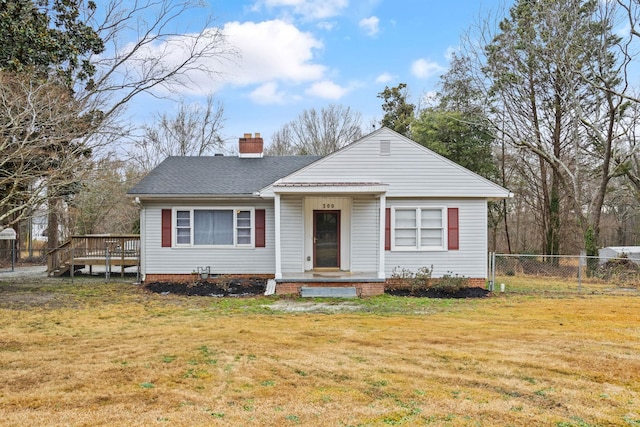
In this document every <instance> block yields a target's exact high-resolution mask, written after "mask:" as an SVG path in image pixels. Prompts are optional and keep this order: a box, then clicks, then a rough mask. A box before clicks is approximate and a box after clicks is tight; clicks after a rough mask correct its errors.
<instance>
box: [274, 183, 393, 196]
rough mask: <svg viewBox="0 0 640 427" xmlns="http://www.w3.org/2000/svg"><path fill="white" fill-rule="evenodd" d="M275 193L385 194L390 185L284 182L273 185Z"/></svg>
mask: <svg viewBox="0 0 640 427" xmlns="http://www.w3.org/2000/svg"><path fill="white" fill-rule="evenodd" d="M272 188H273V191H274V193H278V194H309V193H323V194H326V193H329V194H337V193H341V194H344V193H368V194H384V193H386V192H387V190H388V188H389V185H388V184H383V183H381V182H338V181H336V182H333V181H322V182H282V181H277V182H276V183H275V184H273V187H272Z"/></svg>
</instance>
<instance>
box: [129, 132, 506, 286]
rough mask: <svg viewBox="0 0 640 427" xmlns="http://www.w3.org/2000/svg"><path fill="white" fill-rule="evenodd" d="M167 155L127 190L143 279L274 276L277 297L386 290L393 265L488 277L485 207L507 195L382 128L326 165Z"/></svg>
mask: <svg viewBox="0 0 640 427" xmlns="http://www.w3.org/2000/svg"><path fill="white" fill-rule="evenodd" d="M239 143H240V147H239V153H240V154H239V156H237V157H235V156H234V157H225V156H212V157H169V158H167V159H166V160H165V161H164V162H163V163H161V164H160V165H159V166H158V167H157V168H155V169H154V170H152V171H151V172H150V173H149V174H148V175H147V176H146V177H145V178H144V179H143V180H142V181H141V182H140V183H139V184H138V185H136V186H135V187H134V188H132V189H131V190H130V191H129V195H131V196H132V197H135V199H136V200H137V201H139V203H140V206H141V212H140V220H141V224H140V229H141V236H140V237H141V271H142V275H143V279H144V280H145V281H158V280H173V281H184V280H190V279H189V278H190V276H191V273H192V272H193V271H197V270H198V268H199V267H210V270H211V273H212V274H228V275H253V276H255V275H260V276H264V277H267V278H274V279H275V280H276V282H277V285H276V292H278V293H289V292H296V291H297V290H298V289H299V288H300V287H301V286H302V285H305V286H310V285H313V286H323V285H328V284H331V285H335V284H336V283H351V284H353V286H355V287H357V288H358V289H359V291H360V293H361V294H362V295H371V294H376V293H381V292H383V291H384V283H385V280H386V279H387V278H389V277H390V276H391V274H392V272H393V270H394V268H396V267H400V268H405V269H409V270H412V271H415V270H417V269H418V268H420V267H430V266H433V277H436V278H437V277H441V276H442V275H444V274H447V273H451V274H458V275H463V276H466V277H468V278H469V279H470V281H471V282H472V283H473V284H475V285H484V283H485V280H486V277H487V201H488V200H494V199H501V198H506V197H509V195H510V193H509V191H508V190H506V189H504V188H502V187H500V186H498V185H496V184H494V183H492V182H490V181H488V180H486V179H485V178H483V177H480V176H479V175H476V174H475V173H473V172H471V171H469V170H467V169H465V168H463V167H461V166H459V165H458V164H456V163H454V162H452V161H450V160H448V159H445V158H444V157H442V156H439V155H438V154H436V153H434V152H432V151H431V150H429V149H427V148H425V147H423V146H421V145H419V144H417V143H416V142H414V141H411V140H410V139H407V138H405V137H403V136H402V135H399V134H398V133H396V132H394V131H392V130H390V129H387V128H382V129H379V130H376V131H374V132H373V133H371V134H369V135H367V136H365V137H363V138H361V139H359V140H358V141H355V142H354V143H352V144H350V145H348V146H346V147H344V148H342V149H340V150H338V151H336V152H334V153H332V154H330V155H328V156H325V157H313V156H263V155H262V145H263V142H262V138H260V136H259V134H256V135H255V136H252V135H251V134H245V137H244V138H241V139H240V142H239Z"/></svg>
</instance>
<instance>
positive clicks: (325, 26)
mask: <svg viewBox="0 0 640 427" xmlns="http://www.w3.org/2000/svg"><path fill="white" fill-rule="evenodd" d="M317 27H318V28H319V29H321V30H325V31H331V30H333V29H334V28H335V27H336V24H335V22H329V21H320V22H318V25H317Z"/></svg>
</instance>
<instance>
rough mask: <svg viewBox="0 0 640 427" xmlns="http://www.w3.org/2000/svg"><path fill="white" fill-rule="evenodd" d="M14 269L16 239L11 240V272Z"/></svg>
mask: <svg viewBox="0 0 640 427" xmlns="http://www.w3.org/2000/svg"><path fill="white" fill-rule="evenodd" d="M15 269H16V239H13V240H11V271H15Z"/></svg>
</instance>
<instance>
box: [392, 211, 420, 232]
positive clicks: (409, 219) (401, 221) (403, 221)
mask: <svg viewBox="0 0 640 427" xmlns="http://www.w3.org/2000/svg"><path fill="white" fill-rule="evenodd" d="M395 221H396V227H400V228H406V227H415V226H416V210H415V209H411V210H401V209H396V219H395Z"/></svg>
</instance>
